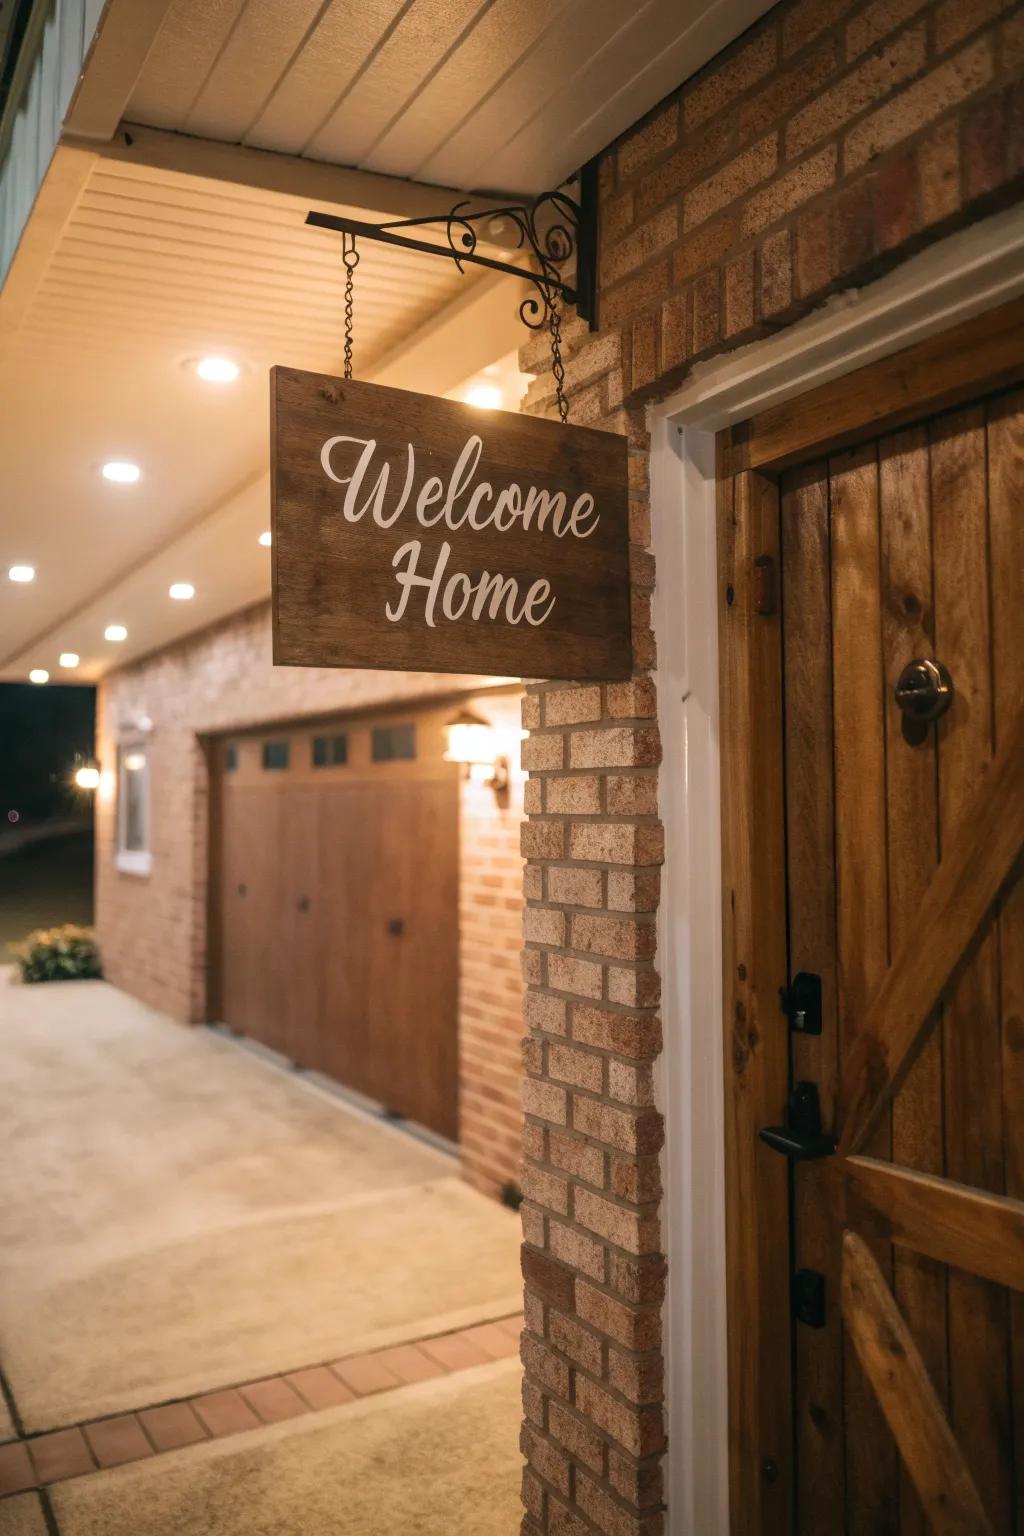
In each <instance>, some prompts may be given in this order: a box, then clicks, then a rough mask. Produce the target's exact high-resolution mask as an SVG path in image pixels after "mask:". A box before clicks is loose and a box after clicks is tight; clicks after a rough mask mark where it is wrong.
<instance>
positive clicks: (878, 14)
mask: <svg viewBox="0 0 1024 1536" xmlns="http://www.w3.org/2000/svg"><path fill="white" fill-rule="evenodd" d="M926 3H927V0H873V3H872V4H870V5H866V6H865V7H864V8H863V10H861V11H858V12H857V14H856V15H855V16H852V17H851V18H850V20H849V21H848V22H847V24H846V57H847V58H848V59H855V58H857V57H858V55H859V54H862V53H864V52H865V51H866V49H868V48H872V47H874V45H875V43H878V42H881V40H882V38H883V37H887V36H888V35H889V33H890V32H895V31H896V28H897V27H902V26H903V25H904V23H905V22H908V21H911V20H913V18H914V17H915V16H916V15H917V13H918V11H922V10H924V8H925V5H926Z"/></svg>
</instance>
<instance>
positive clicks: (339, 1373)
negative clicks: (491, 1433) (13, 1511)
mask: <svg viewBox="0 0 1024 1536" xmlns="http://www.w3.org/2000/svg"><path fill="white" fill-rule="evenodd" d="M522 1326H523V1318H522V1314H521V1313H517V1314H514V1315H513V1316H511V1317H501V1318H496V1319H495V1320H494V1321H492V1322H486V1323H478V1324H476V1325H475V1326H474V1327H471V1328H460V1329H458V1330H457V1331H456V1332H452V1333H441V1334H427V1335H425V1336H424V1337H422V1338H419V1339H415V1340H413V1341H411V1342H409V1343H407V1344H397V1345H392V1346H390V1347H389V1348H387V1349H375V1350H371V1351H368V1352H366V1353H364V1354H358V1355H346V1356H344V1357H342V1358H341V1359H339V1360H331V1361H328V1362H325V1363H322V1364H319V1365H311V1366H305V1367H302V1368H301V1369H299V1370H295V1371H283V1372H282V1373H281V1374H280V1375H277V1376H266V1377H262V1378H260V1379H258V1380H253V1381H245V1382H241V1383H239V1384H238V1385H237V1386H234V1387H225V1388H222V1389H219V1390H217V1391H215V1392H201V1393H197V1394H196V1396H194V1397H188V1398H180V1399H177V1400H175V1401H173V1402H164V1403H155V1404H152V1405H151V1406H147V1407H144V1408H138V1409H135V1410H133V1411H132V1412H130V1413H117V1414H110V1415H108V1416H107V1417H106V1418H101V1419H90V1420H87V1421H83V1422H82V1423H80V1424H73V1425H71V1426H70V1427H69V1428H66V1429H54V1430H41V1431H38V1432H37V1433H35V1434H29V1435H21V1436H19V1437H18V1438H17V1439H14V1440H8V1441H6V1442H5V1443H4V1444H3V1445H0V1499H4V1498H7V1497H8V1496H9V1495H11V1494H15V1493H25V1492H27V1491H29V1490H30V1489H34V1488H45V1487H48V1486H49V1485H50V1484H51V1483H60V1482H65V1481H66V1480H67V1479H68V1478H72V1477H84V1476H86V1475H88V1474H89V1473H90V1472H97V1471H102V1470H103V1469H105V1468H107V1467H118V1466H123V1465H124V1464H125V1463H126V1462H130V1461H141V1460H142V1459H143V1458H145V1457H148V1456H158V1455H160V1454H162V1453H164V1452H166V1451H176V1450H180V1449H181V1448H182V1447H183V1446H187V1445H197V1444H199V1442H200V1441H203V1440H220V1439H223V1438H224V1437H225V1436H227V1435H236V1434H240V1433H241V1432H242V1431H243V1430H246V1429H258V1428H259V1427H260V1425H262V1424H278V1423H280V1422H281V1421H282V1420H283V1419H293V1418H299V1417H300V1416H302V1415H304V1414H310V1413H316V1412H318V1411H319V1410H320V1409H323V1408H333V1407H336V1406H337V1405H338V1404H340V1403H351V1402H355V1400H356V1399H357V1398H360V1397H369V1396H371V1395H372V1394H374V1393H377V1392H389V1391H394V1389H395V1388H396V1387H404V1386H409V1385H411V1384H413V1383H415V1382H419V1381H427V1380H429V1379H430V1378H431V1377H434V1376H449V1375H453V1374H455V1373H456V1372H458V1371H464V1370H468V1369H469V1368H470V1367H471V1366H474V1365H483V1364H485V1363H486V1362H488V1361H492V1360H503V1359H508V1358H511V1357H512V1356H513V1355H517V1354H518V1353H519V1335H520V1332H521V1331H522Z"/></svg>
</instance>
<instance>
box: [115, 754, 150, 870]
mask: <svg viewBox="0 0 1024 1536" xmlns="http://www.w3.org/2000/svg"><path fill="white" fill-rule="evenodd" d="M149 795H150V786H149V748H148V746H147V744H146V743H145V742H143V741H128V742H123V743H122V744H121V745H120V746H119V747H118V749H117V855H116V858H115V863H116V865H117V868H118V869H120V870H124V871H125V872H127V873H128V874H133V875H148V874H149V871H150V868H151V866H152V854H151V853H150V847H149V826H150V804H149Z"/></svg>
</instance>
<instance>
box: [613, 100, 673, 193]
mask: <svg viewBox="0 0 1024 1536" xmlns="http://www.w3.org/2000/svg"><path fill="white" fill-rule="evenodd" d="M678 127H679V103H678V102H676V101H673V102H670V103H669V105H668V106H667V107H665V108H663V109H662V110H661V111H660V112H657V113H656V114H655V115H654V117H652V118H649V119H648V121H647V122H645V123H642V124H641V125H640V126H639V127H638V128H634V129H633V130H632V131H631V132H630V133H629V134H628V135H627V136H626V138H625V140H624V141H623V143H622V144H621V145H620V146H619V157H618V158H619V175H620V176H621V177H623V179H627V178H628V177H630V176H634V175H635V174H636V172H637V171H638V170H640V168H641V167H642V166H644V165H646V164H647V162H648V161H649V160H653V159H654V157H655V155H661V154H664V152H665V150H667V149H671V148H672V146H673V144H674V143H675V142H676V135H677V133H678Z"/></svg>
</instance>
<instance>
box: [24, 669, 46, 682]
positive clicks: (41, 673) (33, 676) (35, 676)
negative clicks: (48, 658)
mask: <svg viewBox="0 0 1024 1536" xmlns="http://www.w3.org/2000/svg"><path fill="white" fill-rule="evenodd" d="M28 680H29V682H30V683H48V682H49V681H50V674H49V672H47V670H46V668H45V667H33V668H32V671H31V672H30V673H29V675H28Z"/></svg>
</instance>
